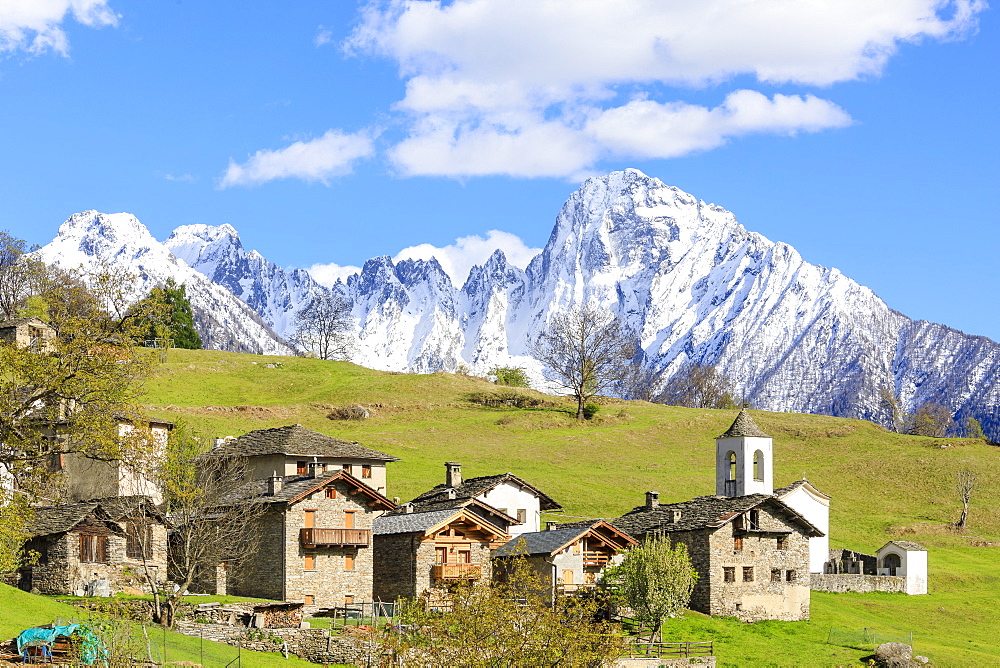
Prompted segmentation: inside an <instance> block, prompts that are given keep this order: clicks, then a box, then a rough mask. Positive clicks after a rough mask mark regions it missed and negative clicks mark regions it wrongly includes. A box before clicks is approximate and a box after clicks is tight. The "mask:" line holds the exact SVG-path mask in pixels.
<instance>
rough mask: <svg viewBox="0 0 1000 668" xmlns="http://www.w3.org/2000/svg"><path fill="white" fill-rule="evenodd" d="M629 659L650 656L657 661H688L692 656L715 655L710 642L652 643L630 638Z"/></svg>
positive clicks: (712, 644)
mask: <svg viewBox="0 0 1000 668" xmlns="http://www.w3.org/2000/svg"><path fill="white" fill-rule="evenodd" d="M628 645H629V646H628V656H629V658H633V659H634V658H638V657H643V656H652V657H656V658H658V659H665V658H668V657H673V658H680V659H690V658H691V657H693V656H713V655H714V654H715V647H714V643H713V641H711V640H707V641H704V642H654V643H652V644H651V643H650V642H649V641H646V640H642V639H641V638H630V639H629V643H628Z"/></svg>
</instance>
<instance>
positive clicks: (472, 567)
mask: <svg viewBox="0 0 1000 668" xmlns="http://www.w3.org/2000/svg"><path fill="white" fill-rule="evenodd" d="M482 573H483V566H482V564H434V568H433V570H432V571H431V575H432V576H433V577H434V579H435V580H478V579H479V578H480V576H482Z"/></svg>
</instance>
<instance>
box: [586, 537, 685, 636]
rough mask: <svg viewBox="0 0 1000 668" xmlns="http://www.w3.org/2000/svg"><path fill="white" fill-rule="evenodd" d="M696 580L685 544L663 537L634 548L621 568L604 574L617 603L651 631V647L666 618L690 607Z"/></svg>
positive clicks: (651, 539)
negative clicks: (671, 541)
mask: <svg viewBox="0 0 1000 668" xmlns="http://www.w3.org/2000/svg"><path fill="white" fill-rule="evenodd" d="M697 581H698V572H697V571H696V570H695V569H694V567H693V566H692V565H691V559H690V558H689V557H688V552H687V547H686V546H685V545H684V544H683V543H676V544H673V545H672V544H671V543H670V539H669V538H667V537H662V536H653V537H650V538H648V539H647V540H646V541H645V542H643V543H642V544H641V545H638V546H636V547H633V548H632V549H630V550H629V551H627V552H626V553H625V558H624V559H623V560H622V563H621V564H620V565H618V566H616V567H614V568H611V569H608V571H607V572H606V574H605V582H606V583H607V584H608V585H609V586H610V587H611V588H612V589H613V591H614V598H615V600H616V601H617V602H618V603H619V604H620V605H622V606H624V607H626V608H629V609H630V610H632V614H633V615H635V618H636V620H637V621H638V622H639V624H640V625H641V626H643V627H645V628H647V629H649V642H650V644H652V643H653V642H654V639H655V638H656V637H657V635H658V634H659V633H660V628H661V627H662V626H663V621H664V620H665V619H667V618H668V617H675V616H677V615H679V614H680V613H681V612H683V611H684V609H685V608H687V607H688V605H689V604H690V602H691V593H692V592H693V591H694V585H695V583H696V582H697Z"/></svg>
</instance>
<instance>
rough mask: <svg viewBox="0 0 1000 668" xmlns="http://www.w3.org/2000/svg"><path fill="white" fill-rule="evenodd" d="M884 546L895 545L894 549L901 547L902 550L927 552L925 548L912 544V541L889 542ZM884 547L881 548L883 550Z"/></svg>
mask: <svg viewBox="0 0 1000 668" xmlns="http://www.w3.org/2000/svg"><path fill="white" fill-rule="evenodd" d="M885 545H895V546H896V547H901V548H903V549H904V550H922V551H924V552H926V551H927V548H926V547H924V546H923V545H921V544H919V543H914V542H913V541H912V540H890V541H889V542H888V543H886V544H885ZM885 545H883V546H882V548H883V549H884V548H885Z"/></svg>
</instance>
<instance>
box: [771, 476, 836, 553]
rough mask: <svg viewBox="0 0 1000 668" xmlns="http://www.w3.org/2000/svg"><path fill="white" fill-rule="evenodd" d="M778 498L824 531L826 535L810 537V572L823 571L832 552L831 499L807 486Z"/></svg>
mask: <svg viewBox="0 0 1000 668" xmlns="http://www.w3.org/2000/svg"><path fill="white" fill-rule="evenodd" d="M778 498H780V499H781V500H782V501H784V502H785V503H786V504H787V505H788V507H790V508H791V509H792V510H794V511H795V512H797V513H799V514H800V515H802V516H803V517H805V518H806V520H808V521H809V523H810V524H812V525H813V526H814V527H816V528H817V529H819V530H820V531H822V532H823V534H824V535H822V536H818V537H817V536H813V537H812V538H810V539H809V572H810V573H822V572H823V564H824V563H826V561H827V559H829V554H830V535H829V534H830V500H829V499H825V498H823V497H820V496H817V495H815V494H813V493H812V492H810V491H809V490H808V489H807V488H806V487H805V486H802V487H797V488H795V489H793V490H792V491H791V492H788V493H787V494H785V495H784V496H780V497H778Z"/></svg>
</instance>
